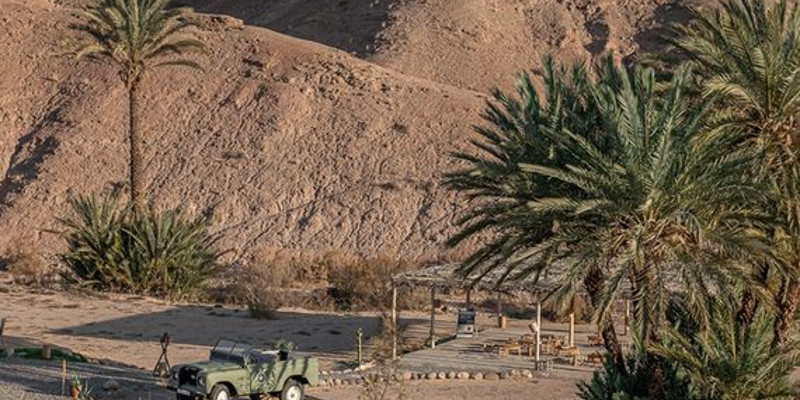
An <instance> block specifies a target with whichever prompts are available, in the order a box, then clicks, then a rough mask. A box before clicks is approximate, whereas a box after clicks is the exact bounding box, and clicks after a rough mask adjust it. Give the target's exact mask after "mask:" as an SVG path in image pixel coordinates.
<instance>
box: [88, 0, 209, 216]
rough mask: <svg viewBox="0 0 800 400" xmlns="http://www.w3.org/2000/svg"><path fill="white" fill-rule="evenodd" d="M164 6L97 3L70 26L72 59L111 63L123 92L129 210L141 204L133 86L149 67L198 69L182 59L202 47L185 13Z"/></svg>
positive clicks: (142, 0) (116, 0) (122, 0)
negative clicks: (76, 39) (74, 37)
mask: <svg viewBox="0 0 800 400" xmlns="http://www.w3.org/2000/svg"><path fill="white" fill-rule="evenodd" d="M169 4H170V0H98V2H96V3H93V4H91V5H89V6H87V7H85V8H84V9H83V10H82V13H81V14H82V16H83V18H84V21H82V22H81V23H80V24H77V25H74V26H73V29H75V30H77V31H79V32H83V33H85V34H86V35H85V36H86V38H85V41H84V42H83V43H82V45H81V46H80V48H79V49H78V51H77V56H78V57H79V58H83V57H88V58H92V59H96V60H102V61H107V62H110V63H112V64H114V65H115V66H116V67H117V68H118V70H119V77H120V79H122V82H123V83H124V84H125V88H126V89H127V91H128V138H129V141H130V144H129V146H130V147H129V149H130V159H129V163H130V166H129V167H130V171H129V172H130V190H131V192H130V194H131V203H132V205H133V207H134V209H135V210H141V209H143V208H144V207H145V205H146V194H145V189H146V185H145V182H144V181H143V178H144V176H143V175H144V160H143V157H144V156H143V149H142V138H143V135H144V134H143V132H141V128H140V126H139V107H140V105H139V85H140V83H141V82H142V79H143V78H144V76H145V74H146V72H147V71H149V70H151V69H154V68H159V67H165V66H184V67H189V68H195V69H202V68H201V67H200V65H199V64H198V63H197V62H195V61H192V60H190V59H187V58H185V57H184V55H185V54H187V53H192V52H201V51H203V49H204V46H203V43H202V42H201V41H199V40H198V39H197V38H195V37H194V36H192V35H191V34H190V33H189V32H188V31H187V28H188V27H190V26H192V23H191V22H190V21H189V20H187V19H186V18H185V16H186V14H187V12H188V9H186V8H171V7H170V6H169Z"/></svg>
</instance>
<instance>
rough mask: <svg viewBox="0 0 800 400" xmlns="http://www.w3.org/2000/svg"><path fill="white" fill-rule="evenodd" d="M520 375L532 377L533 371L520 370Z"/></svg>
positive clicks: (527, 377) (526, 377)
mask: <svg viewBox="0 0 800 400" xmlns="http://www.w3.org/2000/svg"><path fill="white" fill-rule="evenodd" d="M522 377H523V378H525V379H533V371H531V370H528V369H526V370H524V371H522Z"/></svg>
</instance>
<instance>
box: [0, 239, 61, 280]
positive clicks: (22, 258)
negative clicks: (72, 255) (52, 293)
mask: <svg viewBox="0 0 800 400" xmlns="http://www.w3.org/2000/svg"><path fill="white" fill-rule="evenodd" d="M14 248H15V249H16V251H15V252H14V253H12V254H11V255H9V256H8V257H6V258H5V259H4V260H3V261H2V263H3V264H5V265H6V270H7V271H8V273H9V275H10V276H11V278H12V279H13V280H14V283H16V284H20V285H29V286H36V287H46V286H50V285H51V284H53V283H56V282H57V281H58V278H59V273H58V271H57V269H56V268H55V266H54V265H51V264H50V263H48V262H47V260H45V258H44V257H42V256H41V255H39V254H37V253H36V252H34V251H33V250H31V249H29V248H28V247H26V246H20V245H16V246H14Z"/></svg>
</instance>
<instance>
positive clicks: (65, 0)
mask: <svg viewBox="0 0 800 400" xmlns="http://www.w3.org/2000/svg"><path fill="white" fill-rule="evenodd" d="M82 1H85V0H0V26H2V29H0V227H2V229H3V233H2V235H0V255H2V254H4V253H10V252H14V251H17V249H19V248H20V247H21V246H22V247H26V246H30V247H36V248H39V249H42V250H43V251H53V250H55V249H57V248H58V246H59V244H60V240H59V239H58V238H57V236H56V235H54V234H53V233H51V232H50V230H52V229H54V228H57V225H56V224H55V222H54V218H55V217H56V216H58V215H60V214H62V213H63V212H65V210H66V207H65V200H66V199H67V198H68V196H69V195H70V194H75V193H87V192H91V191H100V190H104V189H108V188H110V187H113V186H115V185H122V184H124V182H125V179H126V154H127V153H126V149H127V147H126V146H127V144H126V142H125V121H126V119H125V118H126V114H125V97H124V95H125V93H124V91H123V87H122V85H121V83H120V82H119V80H118V78H117V77H116V75H115V74H114V73H113V70H112V69H110V68H109V67H108V66H106V65H101V64H87V63H79V62H76V61H75V60H74V59H72V58H71V57H70V56H68V54H67V51H68V49H69V41H68V40H67V39H65V38H67V37H69V29H68V24H69V23H70V21H71V20H72V18H73V17H72V10H73V9H74V7H75V6H76V4H79V3H80V2H82ZM182 1H183V3H186V4H190V5H193V6H195V7H196V8H197V9H198V10H199V11H200V12H202V13H201V14H199V15H198V17H197V18H199V20H200V22H201V24H200V31H199V35H200V36H201V38H202V39H203V40H204V41H206V43H207V44H208V46H209V48H210V52H209V54H208V56H206V57H205V58H203V59H202V63H203V65H204V66H205V69H206V70H205V72H203V73H196V72H191V71H185V70H180V69H174V70H161V71H160V72H158V73H155V74H151V75H149V76H148V77H147V79H146V82H145V88H144V90H143V92H144V93H145V95H144V96H145V100H144V102H145V105H144V108H145V109H146V111H145V115H144V116H143V124H144V127H145V129H146V132H147V153H148V158H149V160H150V161H149V163H148V165H147V171H148V173H147V178H148V181H149V191H150V194H151V196H152V197H153V198H154V199H156V203H157V205H158V206H160V207H177V206H180V207H185V208H187V209H190V210H192V211H195V212H198V213H203V214H204V215H207V216H208V217H209V218H210V219H211V221H213V224H214V229H215V230H216V231H218V232H220V233H222V234H224V236H225V239H224V241H223V244H224V245H225V246H226V247H228V248H231V249H234V250H236V253H235V254H239V255H243V254H247V253H248V252H250V251H252V250H253V249H256V248H263V247H269V248H289V249H294V250H298V251H304V252H320V251H325V250H328V249H337V250H340V251H343V252H350V253H365V254H373V255H374V254H385V255H390V256H395V257H399V258H407V259H414V258H423V257H425V258H428V257H436V256H439V255H440V254H441V253H442V251H443V249H442V247H441V246H442V242H443V240H444V239H445V238H446V237H447V235H448V234H449V233H450V232H452V229H453V226H452V222H453V218H454V214H455V211H456V210H457V209H459V208H460V207H463V206H464V204H463V201H460V200H459V199H457V198H456V197H455V196H454V195H453V194H451V193H449V192H447V191H446V190H444V189H443V188H442V187H441V185H440V176H441V174H442V173H443V172H445V171H448V170H450V169H452V168H454V167H455V165H454V164H453V162H452V160H451V159H450V158H449V156H448V154H449V153H450V152H451V151H453V150H454V149H456V148H459V147H461V148H463V147H464V146H465V145H466V141H467V139H469V138H470V136H471V135H472V133H471V128H470V127H471V125H472V124H475V123H478V122H479V121H480V119H479V112H480V111H481V109H482V107H483V103H484V101H485V96H484V94H483V93H484V92H486V91H487V90H488V89H489V88H491V87H493V86H495V85H500V86H502V87H510V86H511V84H512V83H513V80H514V76H515V74H516V73H517V71H519V70H521V69H530V68H534V67H536V66H537V65H538V63H539V60H540V58H541V55H542V54H543V53H545V52H550V53H552V54H554V55H555V56H557V57H558V58H559V59H561V60H585V59H590V58H591V57H593V56H596V55H598V54H600V53H602V52H603V51H604V50H609V49H613V50H615V51H617V52H618V53H620V54H621V56H624V57H631V56H635V55H636V54H637V53H636V52H637V51H641V50H652V49H657V48H658V46H659V44H658V42H657V41H656V40H655V38H657V37H658V35H660V34H661V33H662V32H663V27H664V26H665V24H668V23H670V22H672V21H674V20H679V19H685V18H686V17H687V15H688V14H687V12H686V9H685V5H686V4H685V2H675V1H669V0H459V1H449V0H397V1H389V0H340V1H331V0H275V1H270V2H264V1H263V0H182ZM219 14H225V15H226V16H223V15H219ZM278 32H282V33H278Z"/></svg>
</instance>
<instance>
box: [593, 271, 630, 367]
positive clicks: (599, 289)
mask: <svg viewBox="0 0 800 400" xmlns="http://www.w3.org/2000/svg"><path fill="white" fill-rule="evenodd" d="M605 279H606V277H605V275H604V274H603V271H602V270H600V268H592V270H591V271H589V274H588V275H586V277H585V278H584V280H583V285H584V286H585V287H586V291H587V292H588V293H589V299H590V300H591V302H592V306H593V307H598V306H599V303H600V296H602V293H603V290H605ZM603 321H604V322H601V324H602V325H601V326H600V327H599V328H600V335H601V336H602V337H603V345H604V346H605V348H606V351H608V354H610V355H611V359H612V360H613V362H614V366H615V367H616V368H617V370H618V371H620V372H621V373H623V374H626V373H627V369H626V368H625V358H624V357H623V356H622V346H620V344H619V339H618V338H617V331H616V330H615V329H614V320H613V319H612V317H611V316H610V315H608V316H606V318H603Z"/></svg>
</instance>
